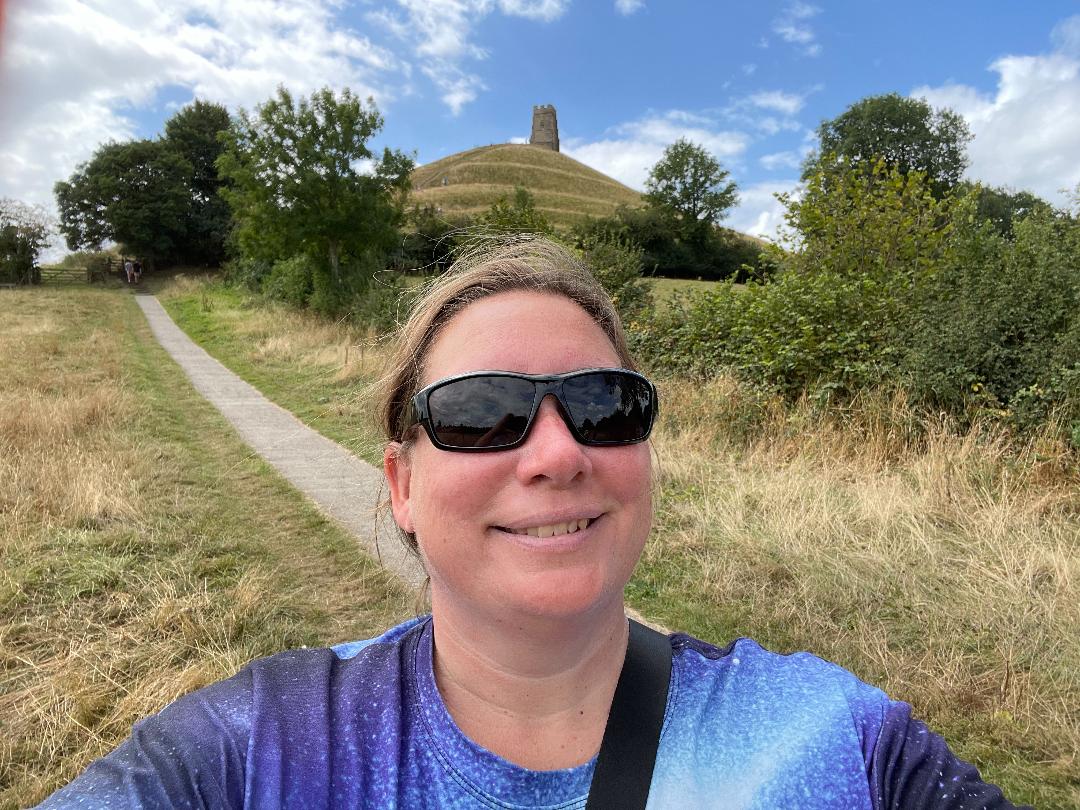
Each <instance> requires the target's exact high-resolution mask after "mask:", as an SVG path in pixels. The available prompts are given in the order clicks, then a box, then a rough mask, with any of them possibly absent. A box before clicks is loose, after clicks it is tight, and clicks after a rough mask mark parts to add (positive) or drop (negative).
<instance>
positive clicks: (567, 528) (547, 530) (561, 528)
mask: <svg viewBox="0 0 1080 810" xmlns="http://www.w3.org/2000/svg"><path fill="white" fill-rule="evenodd" d="M588 525H589V518H581V519H580V520H571V521H570V522H569V523H552V524H551V525H549V526H530V527H529V528H527V529H516V530H514V533H515V534H528V535H531V536H532V537H539V538H546V537H557V536H558V535H560V534H573V533H574V532H576V531H580V530H581V529H584V528H585V527H586V526H588Z"/></svg>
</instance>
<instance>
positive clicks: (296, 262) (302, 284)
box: [260, 256, 314, 307]
mask: <svg viewBox="0 0 1080 810" xmlns="http://www.w3.org/2000/svg"><path fill="white" fill-rule="evenodd" d="M260 286H261V290H262V293H263V294H264V295H265V296H266V297H267V298H271V299H273V300H275V301H282V302H284V303H286V304H289V305H291V306H294V307H303V306H306V305H307V304H308V302H309V301H310V300H311V298H312V293H313V292H314V267H313V263H312V262H311V260H310V259H309V258H308V257H307V256H293V257H292V258H291V259H283V260H281V261H279V262H274V264H273V265H272V266H271V268H270V272H269V273H268V274H266V276H265V277H264V278H263V279H262V281H261V285H260Z"/></svg>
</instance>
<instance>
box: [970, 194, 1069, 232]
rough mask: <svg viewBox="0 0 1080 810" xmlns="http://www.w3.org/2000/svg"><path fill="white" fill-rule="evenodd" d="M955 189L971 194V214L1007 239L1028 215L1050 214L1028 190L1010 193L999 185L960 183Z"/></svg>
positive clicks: (1045, 202)
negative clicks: (972, 206)
mask: <svg viewBox="0 0 1080 810" xmlns="http://www.w3.org/2000/svg"><path fill="white" fill-rule="evenodd" d="M957 189H958V190H960V191H962V192H963V193H965V194H971V193H974V194H975V199H976V208H975V215H976V217H978V219H979V220H980V221H981V222H989V223H990V224H991V225H993V226H994V230H995V231H997V232H998V233H999V234H1001V235H1002V236H1005V237H1009V238H1011V237H1012V235H1013V228H1014V226H1015V225H1016V224H1017V223H1018V222H1020V220H1023V219H1026V218H1027V217H1029V216H1031V215H1032V214H1050V213H1052V212H1053V210H1054V209H1053V206H1051V205H1050V203H1048V202H1047V201H1046V200H1044V199H1043V198H1042V197H1039V196H1037V195H1035V194H1032V193H1031V192H1030V191H1012V190H1010V189H1007V188H1004V187H1002V186H997V187H993V186H984V185H982V184H975V183H968V182H963V183H960V184H959V185H958V186H957Z"/></svg>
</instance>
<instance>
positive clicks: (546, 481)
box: [386, 292, 652, 620]
mask: <svg viewBox="0 0 1080 810" xmlns="http://www.w3.org/2000/svg"><path fill="white" fill-rule="evenodd" d="M619 365H621V363H620V361H619V356H618V355H617V354H616V352H615V349H614V348H613V347H612V345H611V343H610V341H609V340H608V338H607V336H606V335H605V334H604V332H603V330H602V329H601V328H600V327H599V326H597V324H596V323H595V322H594V321H593V320H592V318H590V317H589V316H588V315H587V314H586V313H585V311H584V310H583V309H581V307H579V306H578V305H577V304H575V303H574V302H572V301H570V300H569V299H567V298H564V297H562V296H557V295H551V294H545V293H536V292H508V293H500V294H498V295H493V296H490V297H488V298H484V299H482V300H480V301H477V302H476V303H474V304H470V305H469V306H468V307H466V308H465V309H464V310H463V311H462V312H460V313H458V315H456V316H455V317H454V318H453V320H451V321H450V323H449V324H447V325H446V326H445V328H444V329H443V331H442V333H441V335H440V336H439V337H438V339H437V340H436V341H435V343H434V345H433V346H432V348H431V350H430V352H429V354H428V357H427V361H426V367H425V376H424V379H423V381H422V383H421V384H422V385H427V384H429V383H431V382H434V381H436V380H440V379H443V378H444V377H449V376H451V375H455V374H462V373H464V372H468V371H476V370H481V369H484V370H501V371H518V372H523V373H527V374H554V373H561V372H566V371H574V370H577V369H582V368H596V367H614V366H619ZM396 449H397V448H396V447H395V446H391V447H390V448H388V451H387V455H386V472H387V478H388V480H389V482H390V491H391V500H392V505H393V511H394V517H395V519H396V520H397V522H398V525H400V526H401V527H402V528H404V529H405V530H407V531H411V532H415V533H416V537H417V541H418V543H419V546H420V553H421V555H422V556H423V559H424V563H425V566H426V568H427V572H428V575H429V576H430V577H431V596H432V606H433V608H435V609H436V610H439V609H441V608H442V607H443V606H446V607H451V606H453V607H454V608H455V609H462V610H465V611H468V612H470V613H471V614H474V615H475V613H476V612H478V611H479V612H483V613H486V614H489V615H491V616H493V617H496V618H497V619H502V620H509V619H512V616H513V614H514V613H515V612H519V613H523V614H528V615H532V616H542V615H547V616H572V615H580V614H583V613H587V612H588V611H590V610H597V609H602V608H604V607H605V606H606V607H608V608H610V607H611V604H612V600H619V602H620V603H621V600H622V591H623V588H624V586H625V585H626V582H627V580H628V579H629V578H630V573H631V571H632V570H633V568H634V565H635V563H636V562H637V559H638V556H639V555H640V554H641V550H642V547H643V546H644V544H645V538H646V537H647V536H648V533H649V528H650V523H651V520H652V503H651V498H650V458H649V445H648V443H646V442H643V443H640V444H634V445H626V446H621V447H586V446H584V445H581V444H578V442H577V441H576V440H575V439H574V437H573V435H572V434H571V433H570V430H569V428H567V426H566V423H565V422H563V420H562V417H561V416H560V414H559V410H558V407H557V404H556V402H555V400H554V399H553V398H552V397H547V398H546V399H545V400H544V401H543V403H542V404H541V405H540V409H539V412H538V413H537V415H536V418H535V420H534V422H533V425H532V428H531V430H530V431H529V434H528V437H527V438H526V440H525V442H524V443H523V444H521V445H519V446H518V447H515V448H513V449H510V450H502V451H496V452H491V453H455V452H448V451H444V450H439V449H437V448H435V447H434V446H433V445H432V444H431V442H430V440H429V439H428V437H427V434H426V433H424V431H423V430H417V433H416V441H415V442H414V443H413V446H412V447H411V448H409V451H408V453H407V454H405V455H402V456H399V457H395V455H394V452H395V450H396ZM583 520H584V521H588V525H587V526H586V528H584V529H579V530H578V531H576V532H574V533H569V534H561V535H556V536H551V537H544V536H543V535H545V534H550V528H549V527H553V526H558V525H560V524H567V523H570V522H576V523H577V525H581V524H580V521H583ZM530 529H533V530H536V529H539V530H540V531H539V532H537V531H534V532H533V534H529V532H528V530H530ZM545 529H547V531H545ZM537 534H539V535H540V536H534V535H537Z"/></svg>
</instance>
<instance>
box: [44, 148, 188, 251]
mask: <svg viewBox="0 0 1080 810" xmlns="http://www.w3.org/2000/svg"><path fill="white" fill-rule="evenodd" d="M190 176H191V164H190V163H188V162H187V161H186V160H185V159H184V158H183V157H181V156H180V155H179V154H177V153H176V151H175V150H173V149H172V148H170V147H169V145H168V144H166V143H164V142H163V141H148V140H142V141H131V142H128V143H109V144H105V145H104V146H101V147H99V148H98V150H97V151H96V152H95V153H94V156H93V157H92V158H91V159H90V160H89V161H88V162H87V163H84V164H82V165H81V166H79V168H78V169H77V170H76V171H75V173H74V174H73V175H72V176H71V178H70V179H69V180H67V181H60V182H58V183H57V184H56V186H55V192H56V202H57V207H58V208H59V211H60V230H61V232H62V233H63V235H64V237H65V239H66V241H67V245H68V247H69V248H70V249H71V250H80V249H90V250H98V249H100V248H101V245H102V243H103V242H105V241H106V240H110V241H113V242H117V243H118V244H120V245H122V246H123V247H124V249H125V250H127V251H130V252H132V253H136V254H138V255H139V256H142V257H144V258H145V259H146V260H147V262H148V264H149V265H150V266H152V265H153V264H154V262H155V261H158V260H162V259H175V258H176V257H177V256H178V255H179V254H180V252H181V251H182V248H183V245H184V240H185V238H186V235H187V230H186V228H187V213H188V210H189V207H190V194H189V190H188V179H189V177H190Z"/></svg>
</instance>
